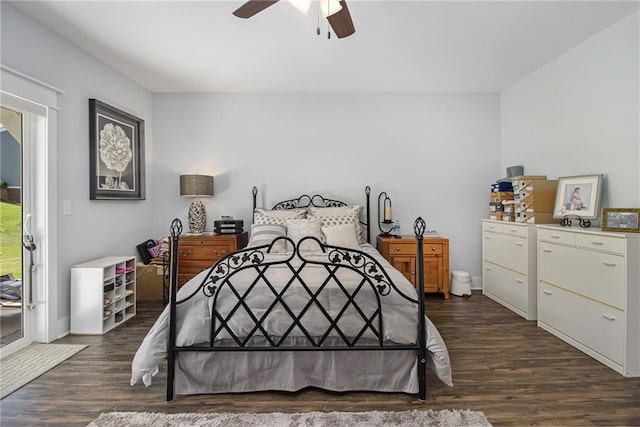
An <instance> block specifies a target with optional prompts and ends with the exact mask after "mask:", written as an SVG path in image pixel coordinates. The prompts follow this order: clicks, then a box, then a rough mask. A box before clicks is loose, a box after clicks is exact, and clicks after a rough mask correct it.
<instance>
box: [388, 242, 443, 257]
mask: <svg viewBox="0 0 640 427" xmlns="http://www.w3.org/2000/svg"><path fill="white" fill-rule="evenodd" d="M422 247H423V251H424V253H425V255H427V254H431V255H442V244H441V243H424V244H423V245H422ZM417 252H418V248H417V246H416V244H415V243H391V244H389V255H391V256H393V255H416V254H417Z"/></svg>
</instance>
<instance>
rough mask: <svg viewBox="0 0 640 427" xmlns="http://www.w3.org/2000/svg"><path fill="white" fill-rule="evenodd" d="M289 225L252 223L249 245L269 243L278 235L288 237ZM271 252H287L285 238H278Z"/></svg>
mask: <svg viewBox="0 0 640 427" xmlns="http://www.w3.org/2000/svg"><path fill="white" fill-rule="evenodd" d="M286 236H287V227H286V226H284V225H281V224H252V225H251V238H250V239H249V244H248V245H247V247H252V246H262V245H268V244H270V243H271V242H273V240H274V239H275V238H277V237H286ZM271 252H277V253H281V252H286V247H285V241H284V239H281V240H278V241H277V242H276V243H275V244H274V245H273V246H272V247H271Z"/></svg>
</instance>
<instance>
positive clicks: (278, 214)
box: [253, 208, 307, 225]
mask: <svg viewBox="0 0 640 427" xmlns="http://www.w3.org/2000/svg"><path fill="white" fill-rule="evenodd" d="M306 216H307V210H306V209H304V208H296V209H283V210H275V211H273V210H270V209H261V208H256V210H255V211H253V223H254V224H283V225H286V222H287V219H291V218H305V217H306Z"/></svg>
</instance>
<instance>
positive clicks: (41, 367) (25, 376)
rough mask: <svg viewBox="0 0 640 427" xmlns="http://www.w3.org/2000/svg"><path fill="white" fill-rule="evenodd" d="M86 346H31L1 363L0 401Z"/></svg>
mask: <svg viewBox="0 0 640 427" xmlns="http://www.w3.org/2000/svg"><path fill="white" fill-rule="evenodd" d="M85 347H86V345H79V344H31V345H30V346H28V347H26V348H24V349H22V350H20V351H18V352H17V353H14V354H12V355H11V356H7V357H5V358H4V359H2V362H1V363H0V399H2V398H4V397H6V396H7V395H9V394H11V393H13V392H14V391H16V390H17V389H19V388H20V387H22V386H24V385H25V384H28V383H29V382H31V381H33V380H35V379H36V378H38V377H39V376H40V375H42V374H44V373H45V372H47V371H48V370H50V369H52V368H55V367H56V366H58V365H59V364H60V363H62V362H64V361H65V360H67V359H68V358H70V357H71V356H73V355H74V354H76V353H77V352H79V351H80V350H82V349H84V348H85Z"/></svg>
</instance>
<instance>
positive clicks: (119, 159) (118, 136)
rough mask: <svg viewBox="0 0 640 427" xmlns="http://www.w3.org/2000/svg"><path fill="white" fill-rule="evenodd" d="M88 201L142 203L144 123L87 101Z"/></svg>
mask: <svg viewBox="0 0 640 427" xmlns="http://www.w3.org/2000/svg"><path fill="white" fill-rule="evenodd" d="M89 144H90V145H89V198H90V200H144V198H145V176H144V167H145V163H144V120H142V119H140V118H138V117H136V116H134V115H132V114H129V113H127V112H125V111H122V110H119V109H117V108H115V107H112V106H111V105H108V104H105V103H104V102H101V101H99V100H97V99H89Z"/></svg>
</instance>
